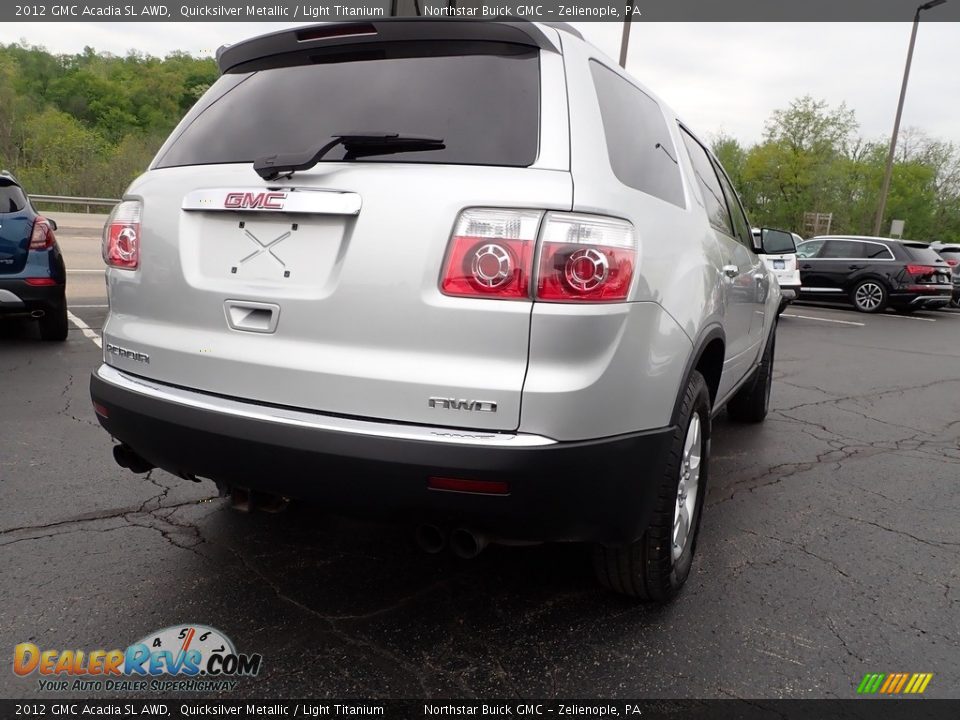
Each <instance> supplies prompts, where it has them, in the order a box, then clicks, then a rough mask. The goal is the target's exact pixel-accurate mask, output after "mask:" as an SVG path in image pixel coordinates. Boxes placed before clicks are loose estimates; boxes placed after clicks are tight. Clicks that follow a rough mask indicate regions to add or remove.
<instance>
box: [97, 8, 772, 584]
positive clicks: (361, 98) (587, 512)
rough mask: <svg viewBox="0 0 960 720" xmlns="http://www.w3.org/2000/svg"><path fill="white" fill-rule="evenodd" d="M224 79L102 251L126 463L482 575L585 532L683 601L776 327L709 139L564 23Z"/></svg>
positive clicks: (614, 568)
mask: <svg viewBox="0 0 960 720" xmlns="http://www.w3.org/2000/svg"><path fill="white" fill-rule="evenodd" d="M218 62H219V65H220V69H221V71H222V76H221V77H220V79H219V80H218V81H217V82H216V83H215V84H214V85H213V86H212V87H211V88H210V89H209V90H208V91H207V93H206V94H205V95H204V96H203V97H202V98H201V99H200V101H199V102H198V103H197V105H196V106H195V107H194V108H193V109H192V110H191V111H190V112H189V113H188V114H187V116H186V117H185V118H184V119H183V121H182V122H181V123H180V124H179V126H178V127H177V128H176V129H175V130H174V132H173V133H172V134H171V136H170V138H169V139H168V140H167V142H166V143H165V144H164V145H163V147H162V148H161V149H160V151H159V152H158V153H157V156H156V158H155V159H154V160H153V163H152V164H151V166H150V169H149V170H148V171H147V172H146V173H145V174H144V175H142V176H141V177H140V178H138V179H137V180H135V181H134V182H133V184H132V185H131V186H130V188H129V189H128V190H127V192H126V194H125V196H124V200H123V202H122V203H121V204H120V205H118V206H117V208H116V209H115V210H114V212H113V214H112V216H111V217H110V219H109V221H108V223H107V225H106V227H105V229H104V258H105V260H106V262H107V264H108V265H109V270H108V272H107V282H108V286H109V297H110V314H109V317H108V319H107V322H106V325H105V327H104V331H103V340H104V364H103V365H102V366H101V367H100V368H99V369H98V370H96V372H95V373H94V374H93V377H92V380H91V394H92V397H93V401H94V407H95V410H96V413H97V415H98V417H99V420H100V422H101V424H102V425H103V426H104V428H106V429H107V431H109V433H110V434H111V435H112V436H113V437H114V438H115V439H116V440H117V441H118V443H119V444H117V445H116V446H115V447H114V455H115V457H116V458H117V460H118V461H119V462H120V464H121V465H123V466H124V467H127V468H130V469H131V470H134V471H136V472H145V471H147V470H148V469H150V468H152V467H159V468H163V469H164V470H167V471H169V472H171V473H174V474H176V475H179V476H181V477H184V478H190V479H200V478H206V479H211V480H214V481H216V482H217V484H218V485H219V486H220V487H221V490H222V491H224V492H230V493H233V494H234V495H235V496H239V497H241V498H246V500H247V501H249V502H252V503H253V504H254V505H256V504H260V503H266V504H268V505H269V504H272V503H273V502H274V500H275V499H276V498H278V497H284V498H308V499H313V500H319V501H321V502H322V503H324V504H325V505H326V506H327V507H330V508H335V509H338V510H340V511H343V512H345V513H347V514H351V513H359V514H364V515H374V516H378V517H386V518H392V519H401V520H403V521H406V522H410V523H412V524H416V525H417V526H419V528H420V529H419V537H420V539H421V542H422V544H423V545H424V546H425V547H426V548H428V549H430V550H435V551H437V550H439V549H441V548H442V547H443V546H444V545H446V544H449V545H450V546H451V547H452V548H453V549H454V551H455V552H457V553H458V554H460V555H462V556H470V555H474V554H476V553H477V552H479V551H480V549H482V547H483V546H484V544H485V543H486V542H488V541H493V542H530V541H588V542H592V543H595V544H596V547H597V550H596V554H595V558H596V570H597V573H598V575H599V578H600V580H601V582H603V583H604V584H605V585H607V586H609V587H610V588H612V589H614V590H617V591H619V592H622V593H626V594H628V595H632V596H636V597H639V598H645V599H653V600H663V599H667V598H669V597H670V596H672V595H673V594H674V593H675V592H676V591H677V590H678V589H679V588H680V586H681V585H682V584H683V582H684V580H685V579H686V577H687V574H688V572H689V570H690V563H691V559H692V556H693V552H694V547H695V544H696V538H697V528H698V526H699V521H700V513H701V508H702V507H703V499H704V489H705V483H706V480H707V474H708V456H709V451H710V421H711V418H712V417H713V416H715V415H716V414H717V412H719V411H720V409H721V408H723V407H724V406H726V407H728V409H729V413H730V415H732V416H734V417H735V418H739V419H743V420H748V421H760V420H762V419H763V418H764V416H765V415H766V413H767V407H768V403H769V394H770V382H771V373H772V363H773V352H774V338H775V332H774V330H775V325H776V317H777V308H778V306H779V304H780V291H779V288H778V286H777V282H776V280H775V278H774V277H773V276H772V274H771V272H770V271H768V270H767V268H766V266H765V265H764V264H763V262H762V261H761V260H760V258H759V257H758V255H757V250H758V249H759V248H757V247H756V246H755V245H754V240H753V236H752V234H751V231H750V224H749V222H748V221H747V217H746V215H745V214H744V211H743V209H742V207H741V204H740V202H739V200H738V198H737V195H736V193H735V192H734V190H733V187H732V186H731V184H730V181H729V179H728V177H727V175H726V174H725V173H724V171H723V169H722V168H721V167H720V165H719V164H718V163H717V161H716V158H714V157H713V155H712V154H711V153H710V151H709V150H708V149H707V148H706V146H705V145H704V143H703V142H701V141H700V140H698V139H697V137H696V136H695V135H694V134H693V133H692V132H691V131H690V129H689V128H688V127H687V126H686V125H684V124H683V123H682V122H680V121H678V120H677V117H676V115H675V114H674V113H673V112H672V111H671V110H669V109H668V108H667V106H666V105H664V104H663V103H662V102H661V101H660V100H659V99H658V98H657V97H656V96H655V95H654V94H652V93H651V92H649V91H648V90H646V89H645V88H643V86H641V85H640V84H639V83H637V82H636V81H635V80H634V79H633V78H631V77H630V76H628V75H626V74H625V73H624V72H623V71H622V70H620V69H619V68H618V67H617V65H616V64H615V63H614V62H613V61H611V60H610V59H609V58H607V57H606V56H604V55H603V54H602V53H601V52H600V51H598V50H597V49H596V48H595V47H593V46H592V45H590V44H588V43H587V42H585V41H584V40H583V38H582V37H581V36H580V35H579V34H578V33H577V32H576V31H575V30H573V29H572V28H570V27H567V26H564V25H559V24H549V23H538V24H534V23H526V22H458V21H451V20H445V21H433V20H415V21H396V20H394V21H374V22H363V23H347V24H325V25H317V26H312V27H303V28H295V29H291V30H283V31H281V32H276V33H272V34H269V35H263V36H260V37H257V38H254V39H252V40H248V41H246V42H243V43H240V44H238V45H235V46H231V47H228V48H225V49H221V51H220V52H219V53H218Z"/></svg>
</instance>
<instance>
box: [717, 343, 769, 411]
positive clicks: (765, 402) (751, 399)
mask: <svg viewBox="0 0 960 720" xmlns="http://www.w3.org/2000/svg"><path fill="white" fill-rule="evenodd" d="M776 347H777V326H776V325H774V326H773V328H772V329H771V330H770V337H769V338H767V346H766V347H765V348H764V349H763V357H762V358H760V366H759V367H758V368H757V370H756V372H755V373H754V374H753V377H752V378H751V379H750V380H748V381H747V382H746V384H745V385H744V386H743V387H742V388H740V390H739V391H737V394H736V395H734V396H733V397H732V398H730V401H729V402H728V403H727V414H728V415H729V416H730V418H731V419H732V420H736V421H737V422H749V423H759V422H763V421H764V419H765V418H766V417H767V413H768V412H769V411H770V388H771V387H773V358H774V354H775V352H776Z"/></svg>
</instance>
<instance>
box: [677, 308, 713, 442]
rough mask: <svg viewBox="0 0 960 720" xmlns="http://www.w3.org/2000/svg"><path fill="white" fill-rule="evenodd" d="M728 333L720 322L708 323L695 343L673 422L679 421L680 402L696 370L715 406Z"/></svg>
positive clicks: (688, 361)
mask: <svg viewBox="0 0 960 720" xmlns="http://www.w3.org/2000/svg"><path fill="white" fill-rule="evenodd" d="M725 353H726V335H725V334H724V332H723V328H722V327H721V326H720V324H719V323H717V324H711V325H708V326H707V327H706V328H704V329H703V330H702V331H701V332H700V335H699V336H698V338H697V341H696V343H694V351H693V352H692V353H691V354H690V358H689V359H688V360H687V367H686V368H685V369H684V372H683V381H682V382H681V384H680V391H679V393H678V395H677V401H676V404H675V405H674V408H673V414H672V415H671V417H670V422H671V424H674V425H675V424H676V423H677V418H678V417H679V413H680V404H681V401H682V399H683V390H684V389H685V388H686V387H687V385H688V384H689V382H690V376H691V374H692V373H693V372H694V371H695V370H696V371H698V372H699V373H700V374H701V375H703V379H704V380H706V382H707V389H708V390H709V392H710V407H711V409H712V408H713V406H714V404H715V403H716V401H717V392H718V390H719V387H720V377H721V375H722V374H723V361H724V359H725V357H726V354H725Z"/></svg>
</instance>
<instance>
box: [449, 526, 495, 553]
mask: <svg viewBox="0 0 960 720" xmlns="http://www.w3.org/2000/svg"><path fill="white" fill-rule="evenodd" d="M487 543H488V540H487V538H486V537H485V536H483V535H477V534H476V533H474V532H472V531H470V530H467V529H465V528H457V529H456V530H454V531H453V532H452V533H450V549H451V550H453V554H454V555H456V556H457V557H459V558H463V559H464V560H469V559H471V558H475V557H476V556H477V555H479V554H480V553H481V552H483V549H484V548H485V547H486V546H487Z"/></svg>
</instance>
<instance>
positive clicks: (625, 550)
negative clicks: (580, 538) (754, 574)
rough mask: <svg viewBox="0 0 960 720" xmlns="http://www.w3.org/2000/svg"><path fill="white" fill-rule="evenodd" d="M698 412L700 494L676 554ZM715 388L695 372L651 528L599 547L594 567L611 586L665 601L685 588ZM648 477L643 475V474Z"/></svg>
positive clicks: (705, 476)
mask: <svg viewBox="0 0 960 720" xmlns="http://www.w3.org/2000/svg"><path fill="white" fill-rule="evenodd" d="M694 415H696V416H697V417H698V419H699V423H700V425H699V427H700V439H699V442H700V465H699V471H700V474H699V478H698V481H697V496H696V498H695V499H694V501H693V502H694V505H693V513H692V515H691V516H690V518H691V520H690V523H689V528H690V529H689V531H688V533H687V535H686V540H685V542H684V544H683V546H682V552H681V553H680V555H679V556H678V557H677V558H676V559H674V557H673V544H674V543H673V532H674V513H675V510H676V509H677V506H678V490H679V485H680V473H681V469H682V468H683V463H684V452H683V451H684V443H685V442H686V440H687V430H688V429H689V428H690V426H691V421H692V419H693V417H694ZM709 460H710V392H709V390H708V389H707V383H706V381H705V380H704V379H703V375H701V374H700V373H699V372H697V371H694V372H693V373H692V374H691V376H690V380H689V381H688V383H687V387H686V388H685V390H684V393H683V398H682V400H681V403H680V415H679V419H678V422H677V429H676V430H675V431H674V435H673V439H672V442H671V446H670V453H669V455H668V457H667V463H666V468H665V471H664V476H663V477H662V478H660V492H659V493H658V495H657V506H656V508H654V513H653V518H652V520H651V522H650V525H649V527H648V528H647V529H646V531H645V532H644V533H643V535H642V536H641V537H640V539H639V540H636V541H634V542H633V543H630V544H629V545H623V546H613V547H606V546H603V545H598V546H597V547H596V549H595V550H594V555H593V566H594V571H595V572H596V575H597V579H598V580H599V581H600V584H601V585H603V586H604V587H606V588H607V589H609V590H613V591H614V592H617V593H620V594H622V595H627V596H629V597H632V598H637V599H639V600H648V601H655V602H665V601H667V600H670V599H671V598H672V597H673V596H674V595H676V594H677V592H678V591H679V590H680V588H681V587H683V584H684V582H686V579H687V576H688V575H689V574H690V566H691V564H692V562H693V555H694V553H695V552H696V545H697V535H698V534H699V530H700V515H701V510H702V509H703V498H704V496H705V494H706V487H707V479H708V475H709V466H710V462H709ZM638 481H639V482H643V481H644V478H642V477H640V478H638Z"/></svg>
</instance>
